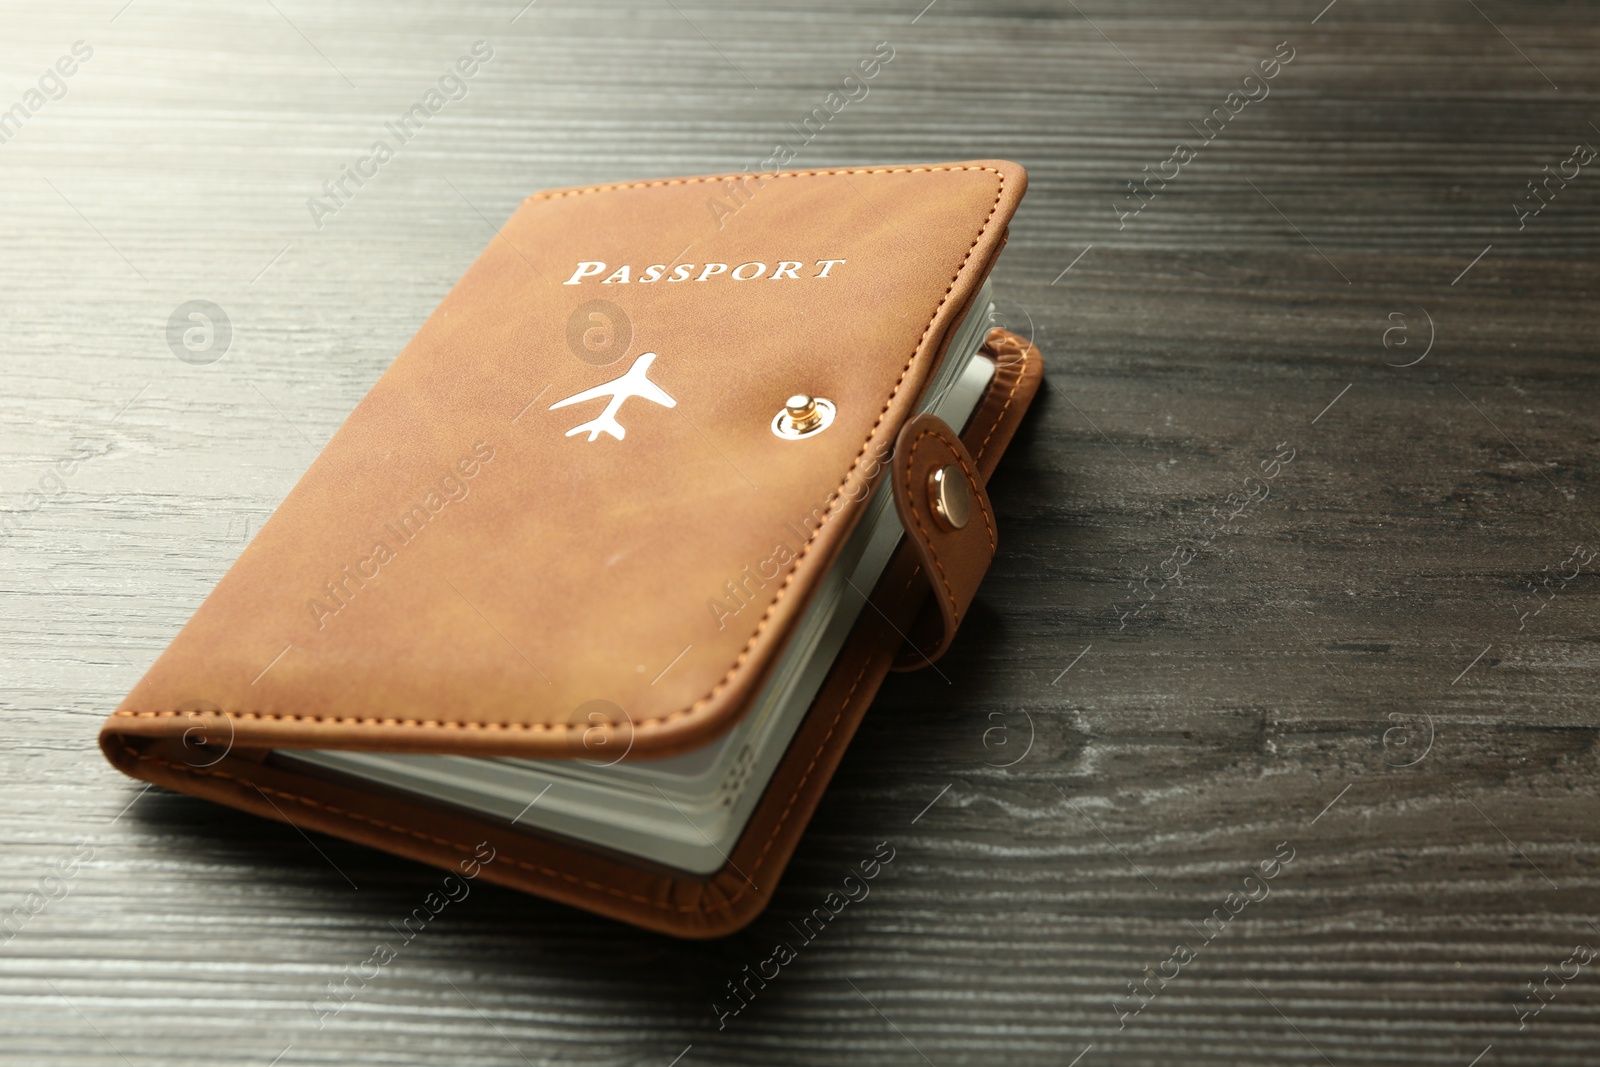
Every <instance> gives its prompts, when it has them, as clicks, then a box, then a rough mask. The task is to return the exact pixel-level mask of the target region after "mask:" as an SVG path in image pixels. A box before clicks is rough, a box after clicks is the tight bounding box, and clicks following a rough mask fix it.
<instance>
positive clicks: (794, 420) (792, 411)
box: [772, 393, 838, 441]
mask: <svg viewBox="0 0 1600 1067" xmlns="http://www.w3.org/2000/svg"><path fill="white" fill-rule="evenodd" d="M837 413H838V410H837V409H836V408H835V407H834V406H833V401H831V400H825V399H823V398H822V397H820V396H810V395H808V394H806V393H796V394H795V395H794V396H791V397H790V398H789V399H788V400H785V401H784V402H783V408H782V410H780V411H779V412H778V413H777V414H776V415H774V416H773V418H772V432H773V433H775V434H777V435H778V436H779V437H782V438H785V439H786V440H791V441H792V440H796V439H798V438H801V437H810V436H811V435H812V434H814V433H820V432H821V431H823V430H826V429H827V428H828V426H829V425H830V424H832V422H833V417H834V415H836V414H837Z"/></svg>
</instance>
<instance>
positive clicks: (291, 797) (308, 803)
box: [118, 569, 917, 916]
mask: <svg viewBox="0 0 1600 1067" xmlns="http://www.w3.org/2000/svg"><path fill="white" fill-rule="evenodd" d="M916 577H917V569H913V571H912V574H911V579H910V580H909V581H907V582H906V586H905V588H904V589H902V590H901V591H900V597H899V600H900V601H902V602H903V601H904V599H905V595H906V593H907V592H909V591H910V589H911V585H912V583H913V582H915V581H916ZM872 661H873V657H872V656H871V655H868V656H867V657H866V658H865V659H864V660H863V661H862V664H861V669H860V670H859V671H857V672H856V677H855V680H854V681H853V682H851V683H850V688H849V689H848V690H847V691H846V692H845V695H844V699H843V700H841V701H840V702H839V707H838V709H837V710H835V712H834V714H833V721H832V722H830V723H829V724H828V729H827V732H826V733H824V734H823V735H822V739H821V740H820V741H818V742H817V748H816V751H815V752H813V753H812V755H811V761H810V762H809V763H807V764H806V769H805V771H804V772H803V773H802V774H801V775H800V780H799V781H798V782H796V783H795V787H794V792H793V793H791V794H790V795H789V801H788V803H787V804H785V805H784V808H783V811H782V812H781V813H779V815H778V821H777V822H776V823H774V824H773V827H772V833H770V834H768V835H767V840H766V842H765V843H764V844H763V845H762V846H761V852H760V853H759V854H758V855H757V856H756V858H755V862H754V863H752V864H751V866H750V870H751V872H752V874H753V873H754V872H758V871H760V870H761V868H762V866H763V865H764V864H765V863H766V861H767V858H768V857H769V856H770V855H771V853H772V846H773V845H774V844H775V843H776V842H777V840H778V836H779V835H780V834H781V833H782V832H783V828H784V827H785V826H787V825H788V822H789V816H790V815H791V814H793V812H794V807H795V804H796V803H797V802H798V801H799V799H800V793H801V791H802V790H804V789H805V787H806V783H807V782H809V781H811V775H812V773H813V772H814V771H815V770H816V767H817V761H819V760H820V759H821V758H822V754H823V752H824V751H825V750H826V749H827V747H828V742H829V741H831V740H832V739H833V735H834V732H835V731H836V730H837V729H838V728H839V720H840V719H842V718H844V713H845V711H846V710H848V709H849V707H850V702H851V700H852V699H854V697H855V695H856V691H857V690H858V689H860V688H861V680H862V679H863V678H865V677H866V676H867V671H868V669H869V668H871V666H872ZM118 740H119V742H121V739H120V738H119V739H118ZM121 747H122V750H123V751H124V752H126V753H128V754H129V755H131V756H132V757H133V758H134V759H135V760H136V761H138V762H140V763H149V764H153V765H155V766H158V767H165V768H167V769H168V770H170V771H175V772H177V773H178V774H180V775H182V774H190V775H195V776H197V777H203V778H223V779H227V780H228V781H231V782H237V783H239V784H241V785H248V786H250V787H251V788H252V789H259V790H261V792H263V793H267V794H270V795H272V796H275V797H277V798H279V799H280V800H286V801H289V802H291V803H295V804H299V805H301V806H302V807H308V808H314V809H317V810H319V811H325V812H328V813H330V814H332V815H335V816H339V817H343V818H345V819H349V820H353V821H356V822H363V823H367V824H368V825H371V826H376V827H378V828H379V829H382V830H388V831H390V832H392V833H397V834H401V835H403V836H405V837H411V838H415V839H416V840H419V841H425V842H427V843H429V844H434V845H439V846H442V847H446V848H453V849H456V850H459V851H460V852H461V853H462V854H463V855H471V854H472V852H473V848H474V846H472V845H468V844H465V843H463V842H460V841H452V840H450V839H449V838H445V837H435V836H434V835H432V834H427V833H423V832H422V831H421V830H416V829H413V828H412V827H409V826H401V825H399V824H397V823H390V822H384V821H383V820H382V819H376V818H373V817H372V816H370V815H363V814H361V813H360V812H354V811H350V810H348V809H346V808H341V807H339V806H338V805H336V804H328V803H324V802H323V801H320V800H317V799H315V798H313V797H306V796H301V795H300V794H298V793H290V792H286V791H285V790H282V789H277V788H275V787H271V786H264V785H261V784H260V783H258V782H256V781H254V780H252V779H249V778H244V777H241V776H239V775H236V774H231V773H229V772H227V771H219V770H211V769H204V768H199V767H187V766H179V765H178V764H176V763H173V762H172V761H170V760H164V759H161V758H160V757H158V756H151V755H148V754H146V753H143V752H139V751H137V750H135V749H132V748H130V747H129V746H128V745H127V744H125V743H122V746H121ZM291 825H292V824H291ZM502 862H507V863H510V864H511V865H512V866H514V867H519V868H521V869H523V870H526V871H532V872H534V873H537V874H541V875H544V876H545V877H547V878H557V879H560V880H561V881H563V882H567V883H570V884H572V885H579V886H582V887H584V888H585V889H593V890H598V891H600V892H602V893H605V894H607V895H609V896H613V897H618V898H621V899H624V900H631V901H633V902H634V903H636V904H644V905H647V906H649V907H652V908H656V909H659V910H662V911H676V912H678V913H679V914H684V915H687V914H698V915H702V916H704V915H710V914H712V913H713V912H722V911H725V912H728V913H729V914H730V915H731V914H732V912H733V907H734V905H735V904H737V903H738V902H739V901H740V900H741V899H742V898H743V897H745V896H746V895H747V894H748V893H749V891H750V889H751V888H752V883H751V882H750V880H749V879H745V880H744V882H743V884H741V885H740V886H739V888H738V889H737V890H736V891H734V892H733V893H732V894H731V895H728V896H726V898H725V899H722V900H720V901H719V902H717V903H716V904H713V905H711V906H709V907H708V906H707V905H706V903H705V898H704V897H702V898H701V899H700V900H698V901H696V902H695V903H693V904H681V905H677V906H674V905H673V904H671V903H669V902H668V901H665V900H661V899H659V898H657V897H647V896H642V895H640V894H638V893H630V892H628V891H627V890H626V889H620V888H618V887H617V886H613V885H607V884H605V883H604V882H594V881H590V880H588V879H585V878H580V877H578V876H577V875H574V874H568V873H566V872H565V871H561V870H557V869H556V868H554V867H546V866H545V865H543V864H540V863H533V862H531V861H528V860H519V859H516V858H514V857H510V856H507V857H505V858H504V859H503V861H502ZM731 866H732V861H730V867H731ZM727 869H728V868H724V870H727ZM681 881H682V880H681V879H666V880H665V883H664V884H665V885H668V886H671V885H676V884H679V883H680V882H681ZM699 884H702V885H706V886H710V885H712V884H714V883H712V882H707V883H699Z"/></svg>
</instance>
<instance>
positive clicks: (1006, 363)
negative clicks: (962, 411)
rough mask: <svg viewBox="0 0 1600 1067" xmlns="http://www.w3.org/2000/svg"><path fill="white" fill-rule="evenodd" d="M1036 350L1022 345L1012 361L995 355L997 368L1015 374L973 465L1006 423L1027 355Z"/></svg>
mask: <svg viewBox="0 0 1600 1067" xmlns="http://www.w3.org/2000/svg"><path fill="white" fill-rule="evenodd" d="M1000 332H1003V333H1005V334H1007V335H1008V336H1011V337H1015V336H1016V334H1014V333H1011V332H1010V331H1009V330H1005V331H1000ZM985 345H986V346H987V342H985ZM1036 350H1037V346H1035V345H1033V344H1032V343H1029V344H1026V345H1024V346H1023V350H1022V351H1021V352H1020V353H1019V354H1017V355H1016V357H1015V358H1013V359H1006V358H1005V357H1004V356H1002V355H1001V354H1000V353H998V352H997V353H995V363H996V364H997V365H998V366H1001V367H1005V368H1006V369H1007V370H1010V369H1011V368H1012V367H1016V368H1017V373H1016V374H1015V375H1014V376H1013V377H1012V379H1011V388H1010V389H1009V390H1007V391H1006V402H1005V403H1004V404H1001V405H1000V411H999V412H998V413H997V414H996V415H995V417H994V421H993V422H992V423H990V424H989V432H988V433H986V434H984V435H983V442H982V443H981V444H980V445H978V451H976V452H974V453H973V454H972V461H973V462H974V463H976V462H977V461H978V460H980V459H982V458H983V452H984V449H986V448H988V447H989V439H990V438H991V437H993V436H994V435H995V431H996V430H998V429H1000V426H1001V424H1002V423H1004V422H1005V421H1006V412H1008V411H1010V410H1011V401H1013V400H1014V399H1016V396H1017V390H1018V389H1019V388H1021V387H1022V375H1023V371H1025V370H1026V369H1027V366H1028V361H1029V360H1030V359H1031V358H1032V357H1031V356H1029V354H1028V353H1029V352H1030V351H1036Z"/></svg>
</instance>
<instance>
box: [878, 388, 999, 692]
mask: <svg viewBox="0 0 1600 1067" xmlns="http://www.w3.org/2000/svg"><path fill="white" fill-rule="evenodd" d="M891 474H892V477H893V478H894V503H895V509H896V510H897V511H898V512H899V513H900V524H901V526H902V527H904V528H905V531H906V540H907V541H908V542H909V543H910V544H911V546H912V548H913V550H914V551H915V552H916V554H917V560H918V562H919V563H920V564H921V573H922V575H923V576H924V577H925V578H926V580H927V581H928V583H929V585H930V586H931V587H932V588H931V590H930V593H929V597H928V609H927V610H925V611H924V612H923V614H922V616H921V617H920V618H919V619H918V621H917V624H916V626H915V627H914V628H913V629H912V631H911V633H910V634H909V635H908V639H907V642H906V645H907V647H906V648H905V649H903V650H902V651H901V653H900V655H899V657H898V658H897V659H896V660H895V664H894V669H895V670H900V671H910V670H917V669H918V668H920V667H926V666H930V665H931V664H932V663H933V661H934V660H936V659H938V658H939V657H940V656H942V655H944V652H945V649H947V648H949V647H950V641H951V639H952V638H954V637H955V634H956V628H957V627H958V626H960V625H961V620H962V619H963V618H965V617H966V614H967V607H968V605H970V604H971V603H972V597H973V595H974V594H975V593H977V591H978V584H979V583H980V582H982V581H983V576H984V574H986V573H987V572H988V570H989V563H990V561H991V560H993V559H994V553H995V547H996V544H997V541H996V532H995V522H994V509H993V508H992V507H991V506H990V504H989V494H988V493H987V492H986V491H985V490H984V487H983V480H982V479H981V478H980V477H979V475H978V468H977V464H976V463H975V462H974V461H973V459H972V456H971V455H970V454H968V452H967V449H966V446H965V445H963V444H962V443H961V438H960V436H959V435H957V434H956V432H955V431H954V430H952V429H951V428H950V427H949V426H947V425H946V424H945V422H944V420H943V419H940V418H939V417H938V416H936V415H928V414H923V415H918V416H917V417H916V418H914V419H912V420H911V421H910V422H907V423H906V424H905V427H904V428H903V429H902V430H901V431H900V439H899V441H898V442H897V443H896V444H895V454H894V464H893V469H892V472H891Z"/></svg>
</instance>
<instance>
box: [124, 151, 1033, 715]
mask: <svg viewBox="0 0 1600 1067" xmlns="http://www.w3.org/2000/svg"><path fill="white" fill-rule="evenodd" d="M960 171H982V172H985V173H989V174H993V175H994V176H995V178H996V179H997V181H996V184H995V194H994V203H992V204H990V205H989V213H988V214H987V215H985V216H984V219H983V225H982V226H980V227H978V233H977V235H976V236H974V237H973V239H972V243H971V244H970V245H968V246H967V251H966V254H965V255H963V256H962V257H961V262H960V263H959V264H957V266H956V271H955V275H954V276H953V277H952V278H951V279H950V284H949V285H948V286H946V287H945V291H944V295H943V296H941V297H940V298H939V303H938V304H936V305H934V309H933V314H932V315H931V316H929V318H928V323H927V325H926V326H924V327H923V328H922V334H921V336H920V337H918V338H917V343H916V345H915V347H913V348H912V350H911V354H910V355H909V356H907V357H906V362H905V365H904V366H903V367H901V368H900V376H899V377H898V378H896V379H895V383H894V388H893V389H891V390H890V391H889V396H888V398H887V399H885V400H884V403H883V407H882V409H881V410H880V411H879V412H878V417H877V418H876V419H874V420H873V423H872V426H871V428H870V429H869V430H868V431H867V436H866V439H865V440H864V441H862V442H861V448H860V450H859V451H857V452H856V456H855V459H854V461H853V462H852V463H851V464H850V468H849V470H848V471H846V472H845V476H844V479H843V480H842V481H840V483H839V486H838V488H836V489H834V491H833V492H832V493H830V494H829V496H828V499H827V501H826V502H825V503H826V506H827V510H826V511H825V512H824V513H823V517H822V521H821V522H819V523H818V524H817V528H816V529H815V530H813V531H812V533H811V536H810V537H809V538H807V540H806V543H805V544H804V545H802V546H801V548H800V551H799V553H797V554H796V556H795V559H794V563H793V564H791V565H790V567H789V572H788V573H787V574H786V575H785V576H784V579H783V583H782V584H781V585H780V586H779V587H778V590H777V592H776V593H775V594H774V595H773V598H772V602H771V603H770V604H768V605H767V609H766V611H765V612H763V613H762V615H761V618H760V619H759V620H758V621H757V623H756V628H755V631H754V632H753V633H752V634H751V635H750V639H749V640H748V641H746V642H745V645H744V648H742V649H740V650H739V654H738V655H737V656H735V657H734V660H733V663H732V665H730V666H729V667H728V670H727V671H726V673H724V674H723V676H722V677H721V678H720V679H718V680H717V682H716V683H715V684H714V685H712V687H711V689H710V690H709V691H708V692H707V693H706V695H705V696H703V697H700V698H699V699H698V700H696V701H695V702H694V703H692V704H690V705H689V706H688V707H687V708H680V709H678V710H677V711H674V712H671V713H669V714H667V715H662V716H657V717H656V718H653V719H641V720H639V721H638V722H636V723H630V726H631V727H632V728H633V729H641V728H644V727H648V726H654V725H657V724H663V725H664V724H666V723H670V722H674V721H676V720H678V719H682V718H686V717H688V716H691V715H694V714H695V713H697V712H699V711H700V710H701V709H703V708H704V707H706V706H707V705H708V704H710V703H711V702H712V701H713V700H715V699H716V698H717V695H718V694H719V693H721V692H722V691H723V690H724V689H726V688H727V687H728V683H729V681H730V680H731V679H732V678H733V676H734V675H735V674H736V673H737V672H738V670H739V668H740V667H742V666H743V665H744V663H745V661H746V660H747V659H749V657H750V650H751V648H753V647H754V646H755V643H756V642H757V641H758V640H759V639H760V637H761V635H762V634H763V633H765V632H766V628H767V624H768V622H770V621H771V619H772V615H773V613H774V612H775V611H776V610H777V608H778V605H779V604H781V603H782V602H783V600H784V598H785V597H786V596H787V595H788V590H789V587H790V585H791V584H792V583H793V581H794V576H795V573H796V572H797V571H798V570H799V568H800V562H801V560H803V559H805V556H806V553H807V552H809V551H810V550H811V546H812V545H813V544H815V543H816V539H817V537H818V536H819V535H820V534H821V533H822V530H823V528H824V527H826V526H827V525H828V523H829V522H831V521H832V519H833V517H834V515H835V514H836V513H837V509H836V504H837V503H838V501H839V500H840V499H842V498H841V495H840V492H841V490H843V488H844V487H845V486H846V485H848V484H850V479H851V477H852V476H854V474H855V472H856V470H857V468H859V467H860V466H861V460H862V457H864V456H865V455H866V453H867V448H868V446H869V445H871V443H872V438H873V436H874V435H875V434H876V433H877V432H878V427H879V426H881V425H882V424H883V419H884V416H885V415H887V414H888V413H889V409H890V408H891V407H893V406H894V400H895V397H897V396H899V395H900V388H901V386H903V385H904V384H905V380H906V375H908V374H910V373H911V367H912V364H914V363H915V362H916V358H917V353H918V352H919V351H921V350H922V346H923V343H924V342H925V341H927V339H928V331H930V330H932V329H933V324H934V322H935V320H937V319H938V317H939V312H940V311H942V310H943V309H944V306H945V304H947V303H949V301H950V294H951V293H952V292H954V291H955V287H956V282H958V281H959V280H960V279H961V272H962V271H964V270H966V267H967V263H968V262H969V261H970V260H971V259H972V251H973V249H975V248H977V247H978V242H979V241H982V240H983V237H984V234H986V233H988V232H989V224H990V223H992V222H993V221H994V213H995V212H996V211H997V210H999V208H1000V201H1001V200H1002V199H1003V198H1004V196H1005V189H1006V176H1005V172H1003V171H1001V170H1000V169H999V168H997V167H970V166H956V167H941V166H931V167H875V168H860V169H854V170H809V171H775V172H761V173H760V175H759V176H762V177H768V176H770V177H771V178H774V179H777V178H812V177H830V176H836V175H851V174H931V173H956V172H960ZM736 176H742V175H740V174H719V175H702V176H699V177H693V178H669V179H660V180H656V181H647V182H629V183H622V184H612V185H591V186H585V187H583V188H580V189H568V190H563V191H560V192H550V193H535V194H534V195H533V196H531V197H529V198H528V199H529V200H555V199H560V198H562V197H568V196H580V195H583V194H585V193H598V192H609V191H613V190H618V189H646V188H654V187H658V186H667V185H693V184H697V183H704V182H714V181H725V180H727V179H728V178H730V177H736ZM991 432H992V431H991ZM986 440H987V439H986ZM947 588H948V586H947ZM111 714H112V717H114V718H115V717H122V718H138V719H151V718H154V719H163V718H175V717H177V716H179V715H190V714H192V713H191V712H186V711H179V710H172V711H120V710H119V711H113V712H112V713H111ZM220 714H222V715H224V716H226V717H227V718H229V719H256V720H263V721H275V722H326V723H335V724H343V725H353V726H364V725H379V726H402V727H417V728H420V729H465V730H511V731H528V732H535V733H542V732H545V731H551V732H557V733H566V732H568V731H569V730H571V729H573V728H574V727H573V725H572V724H570V723H515V722H512V723H484V722H475V721H467V720H441V719H379V718H375V717H371V716H367V717H358V716H338V715H295V714H282V713H277V712H234V711H223V712H221V713H220ZM595 725H596V724H590V725H587V726H585V727H584V729H586V730H591V729H594V727H595ZM603 725H605V726H608V727H609V726H616V725H619V724H618V723H615V722H612V721H610V720H605V722H604V723H603Z"/></svg>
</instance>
